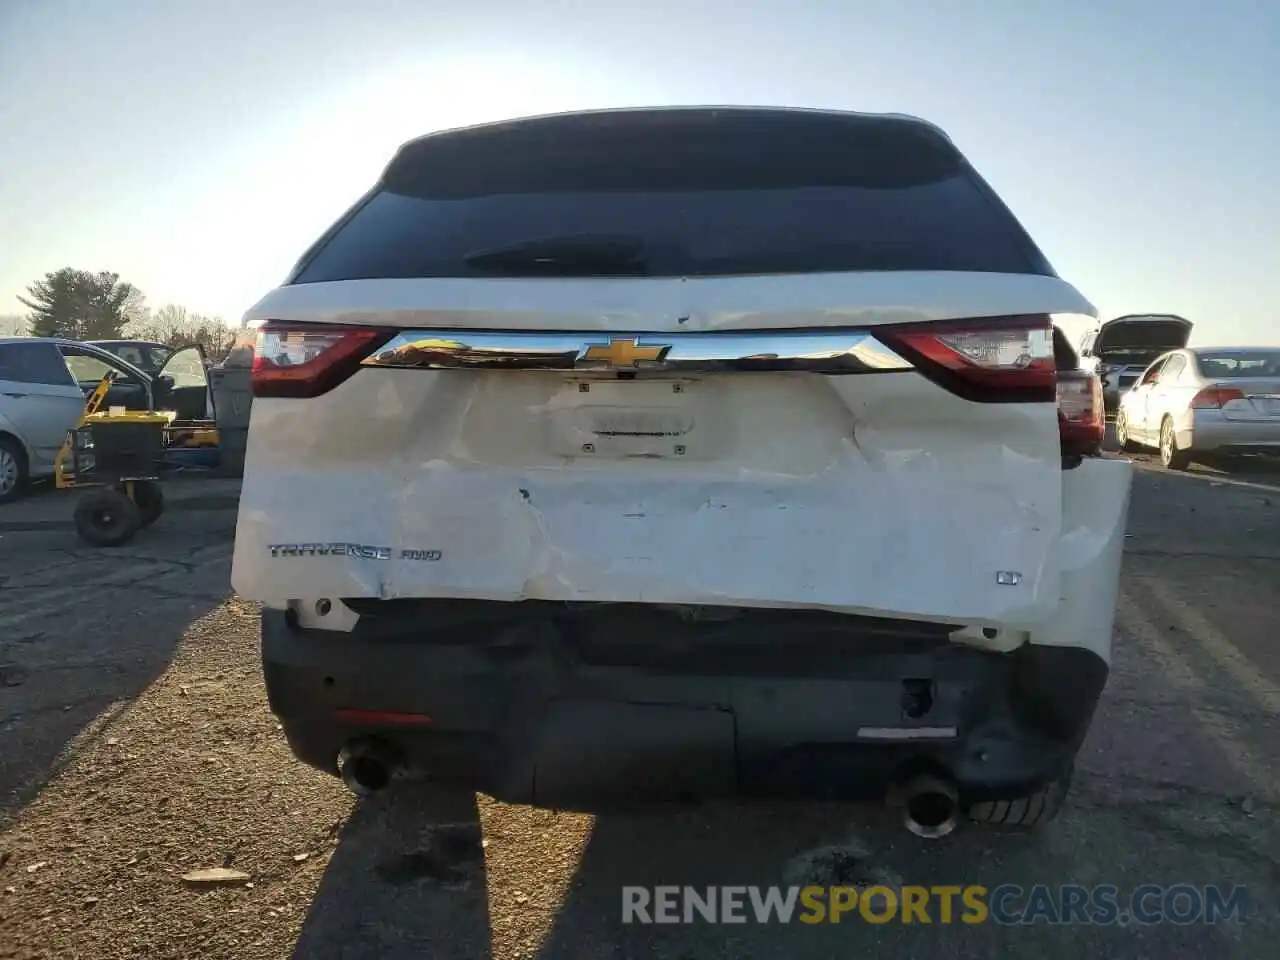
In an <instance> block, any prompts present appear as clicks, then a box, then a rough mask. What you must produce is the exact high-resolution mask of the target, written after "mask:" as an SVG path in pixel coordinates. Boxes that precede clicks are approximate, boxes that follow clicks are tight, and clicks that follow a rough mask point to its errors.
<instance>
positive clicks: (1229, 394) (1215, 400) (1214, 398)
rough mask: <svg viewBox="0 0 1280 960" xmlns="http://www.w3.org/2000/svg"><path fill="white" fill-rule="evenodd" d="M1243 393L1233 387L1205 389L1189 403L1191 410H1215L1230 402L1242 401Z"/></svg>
mask: <svg viewBox="0 0 1280 960" xmlns="http://www.w3.org/2000/svg"><path fill="white" fill-rule="evenodd" d="M1243 399H1244V391H1243V390H1237V389H1236V388H1235V387H1205V388H1204V389H1203V390H1201V391H1200V392H1199V393H1197V394H1196V395H1195V397H1194V398H1193V399H1192V401H1191V407H1192V409H1193V410H1217V409H1219V408H1221V407H1225V406H1226V405H1227V404H1228V403H1230V402H1231V401H1232V400H1243Z"/></svg>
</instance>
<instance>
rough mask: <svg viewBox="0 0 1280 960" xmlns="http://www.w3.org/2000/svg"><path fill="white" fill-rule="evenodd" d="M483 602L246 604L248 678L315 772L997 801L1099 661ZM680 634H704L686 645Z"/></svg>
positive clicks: (1057, 732) (933, 639)
mask: <svg viewBox="0 0 1280 960" xmlns="http://www.w3.org/2000/svg"><path fill="white" fill-rule="evenodd" d="M473 606H479V605H473ZM483 606H484V607H488V608H490V609H492V610H495V611H498V612H499V615H500V617H501V619H498V620H494V619H492V618H491V619H490V621H489V623H488V625H484V623H483V621H482V620H476V619H471V620H470V621H468V622H466V623H465V624H461V625H459V624H455V625H453V626H437V625H435V624H437V623H438V621H437V620H435V618H432V617H431V616H429V615H428V614H426V613H425V608H424V607H421V606H417V607H412V608H410V609H411V611H412V612H407V613H396V614H394V615H390V616H386V615H378V616H372V617H368V616H367V617H363V618H362V619H361V620H360V622H359V623H358V624H357V625H356V627H355V628H354V629H353V630H352V631H351V632H346V633H338V632H329V631H317V630H303V629H300V628H297V627H295V626H293V625H292V624H293V618H292V616H291V615H288V614H286V613H285V612H284V611H277V610H266V611H264V613H263V618H262V641H263V648H262V654H263V667H264V672H265V677H266V684H267V691H268V695H269V698H270V702H271V707H272V710H273V711H274V712H275V714H276V715H277V716H278V717H279V719H280V720H281V723H282V725H283V727H284V730H285V734H286V736H287V737H288V739H289V743H290V745H291V747H292V749H293V751H294V753H295V755H296V756H297V757H298V758H300V759H301V760H303V761H304V762H306V763H308V764H310V765H312V766H314V767H317V768H318V769H321V770H324V771H327V772H329V773H336V759H337V755H338V753H339V751H340V750H341V748H342V747H343V746H344V745H345V744H347V743H349V742H350V741H352V740H353V739H357V738H365V737H372V738H376V739H377V740H379V741H380V742H381V743H382V744H383V745H384V746H385V748H386V749H387V750H389V751H390V753H391V755H393V756H394V757H395V758H396V760H397V762H398V764H399V765H400V769H401V770H402V771H403V772H405V773H407V774H409V775H415V776H427V777H430V778H431V779H435V780H439V781H442V782H446V783H450V784H455V785H458V786H462V787H466V788H469V789H475V790H479V791H481V792H484V793H487V794H489V795H490V796H493V797H496V798H497V799H500V800H505V801H509V802H515V803H527V804H534V805H538V806H545V807H554V808H560V809H581V810H594V809H600V808H601V807H602V806H609V805H612V804H614V803H616V802H618V801H626V802H635V801H643V800H649V801H660V800H672V799H687V798H690V797H696V798H709V797H726V796H741V797H750V796H755V797H794V798H810V799H848V800H864V799H879V798H881V797H883V796H884V795H885V792H886V790H887V789H888V788H889V787H890V785H891V784H892V783H893V782H894V781H895V780H896V779H897V778H899V777H902V776H905V775H907V774H909V773H914V772H918V771H923V770H929V771H932V772H944V773H946V774H948V775H950V776H951V777H953V778H954V779H955V781H956V783H957V786H958V788H959V791H960V794H961V797H962V800H963V801H965V802H973V801H977V800H995V799H1012V798H1016V797H1021V796H1025V795H1027V794H1029V793H1031V792H1034V791H1035V790H1037V789H1039V788H1040V787H1042V786H1045V785H1047V784H1048V783H1050V782H1052V781H1053V780H1055V779H1056V778H1058V777H1060V776H1062V775H1063V774H1064V773H1066V772H1067V771H1068V770H1069V769H1070V767H1071V764H1072V762H1073V760H1074V757H1075V754H1076V752H1077V751H1078V749H1079V746H1080V743H1081V741H1082V740H1083V738H1084V735H1085V733H1086V732H1087V730H1088V726H1089V723H1090V720H1091V718H1092V716H1093V712H1094V708H1095V706H1096V704H1097V701H1098V697H1099V695H1100V693H1101V691H1102V688H1103V686H1104V684H1105V682H1106V678H1107V672H1108V667H1107V664H1106V662H1105V661H1104V660H1103V659H1102V658H1101V657H1099V656H1098V655H1097V654H1096V653H1093V652H1091V651H1089V650H1086V649H1083V648H1069V647H1047V646H1034V645H1025V646H1023V647H1022V648H1020V649H1019V650H1017V651H1015V652H1014V653H1012V654H999V653H989V652H984V651H979V650H975V649H968V648H963V647H959V646H957V645H955V644H953V643H951V642H950V641H948V640H947V639H946V638H945V635H943V634H941V633H939V632H938V631H937V630H934V629H932V628H931V627H930V625H927V624H922V625H919V627H918V629H917V628H914V627H913V628H911V629H912V630H913V631H914V633H911V634H908V633H906V632H904V628H905V625H904V624H902V623H899V624H897V625H896V627H895V628H894V630H895V635H893V636H886V635H885V632H884V629H883V627H882V626H877V625H876V624H875V623H874V622H864V621H861V620H859V619H858V618H847V621H846V622H847V624H848V626H847V628H843V629H841V630H840V631H839V632H837V633H832V632H831V631H830V627H829V623H830V621H831V619H832V618H831V617H827V618H826V620H824V621H823V623H824V624H826V625H824V626H822V627H821V628H820V629H819V628H815V627H814V623H815V622H816V621H813V620H811V619H807V618H808V615H806V614H793V615H791V616H792V617H793V618H794V623H795V628H794V630H789V629H787V628H786V626H785V624H786V621H785V620H784V621H779V619H778V617H779V616H786V615H782V614H777V613H776V612H775V613H774V614H770V615H769V619H768V620H767V621H765V620H764V619H763V618H762V619H760V620H756V619H755V618H754V617H753V618H752V619H751V622H750V623H749V624H747V625H744V626H741V627H732V628H725V627H724V626H720V627H715V626H711V627H696V628H692V627H687V626H678V627H675V628H673V629H671V630H666V631H659V632H655V633H653V634H652V635H651V636H650V640H651V642H648V643H646V642H645V640H644V638H643V637H642V636H641V635H640V634H643V633H644V632H645V630H647V629H648V627H647V626H646V625H645V624H644V623H641V625H640V629H639V631H638V632H637V631H631V632H632V633H636V636H621V635H620V633H619V632H618V631H617V630H614V629H613V628H610V629H611V630H613V632H608V633H607V634H605V633H600V634H593V633H592V630H591V628H590V627H586V628H584V627H583V626H582V625H581V624H575V623H573V622H568V621H565V620H564V619H562V618H560V617H559V616H557V615H556V614H555V613H554V610H553V609H552V607H551V605H540V604H533V605H527V604H522V605H520V606H521V607H524V608H527V609H528V610H529V611H530V612H529V613H527V614H525V613H523V612H522V613H521V615H519V616H517V617H512V616H511V615H510V612H511V610H512V608H513V607H514V606H515V605H512V604H485V605H483ZM628 616H630V615H628ZM637 616H638V617H639V618H640V619H642V620H646V621H647V620H648V619H649V618H650V617H651V615H650V614H647V613H640V614H638V615H637ZM653 616H656V615H653ZM622 622H623V621H621V620H619V621H615V624H616V623H622ZM626 622H628V623H635V619H633V618H632V619H628V620H627V621H626ZM654 622H655V623H656V622H657V621H656V620H655V621H654ZM780 623H781V624H782V626H781V627H780ZM692 631H706V633H705V638H706V640H705V643H699V644H697V645H696V646H693V645H691V644H690V643H689V641H690V639H691V638H695V637H696V636H697V634H696V633H694V632H692ZM623 632H627V631H625V630H624V631H623ZM601 637H607V639H606V640H605V641H603V642H601V640H600V638H601ZM753 641H759V642H758V643H757V642H753ZM782 651H786V652H787V653H786V654H785V655H784V654H782V653H781V652H782ZM351 710H359V711H385V712H396V713H405V714H424V715H426V716H427V717H429V718H430V722H420V723H418V724H416V725H412V726H409V725H405V724H404V723H400V722H392V721H390V720H388V719H387V718H385V717H384V718H381V719H377V718H373V719H366V718H361V719H356V720H353V719H351V717H350V714H347V713H344V711H351Z"/></svg>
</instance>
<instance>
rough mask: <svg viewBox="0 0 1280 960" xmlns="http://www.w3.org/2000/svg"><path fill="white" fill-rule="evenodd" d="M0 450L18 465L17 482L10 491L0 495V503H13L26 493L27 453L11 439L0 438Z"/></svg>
mask: <svg viewBox="0 0 1280 960" xmlns="http://www.w3.org/2000/svg"><path fill="white" fill-rule="evenodd" d="M0 449H3V450H4V451H5V452H6V453H8V454H9V456H11V457H13V462H14V463H16V464H17V465H18V482H17V483H15V484H14V485H13V489H12V490H9V491H8V492H7V493H2V494H0V503H13V502H14V501H15V500H21V499H22V498H23V497H24V496H26V493H27V480H28V477H27V453H26V451H25V450H23V449H22V444H20V443H18V441H17V440H14V439H12V438H11V437H0Z"/></svg>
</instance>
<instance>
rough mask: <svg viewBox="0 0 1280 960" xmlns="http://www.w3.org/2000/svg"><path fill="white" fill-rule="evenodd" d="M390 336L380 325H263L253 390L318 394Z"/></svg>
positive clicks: (289, 394) (283, 394) (256, 392)
mask: <svg viewBox="0 0 1280 960" xmlns="http://www.w3.org/2000/svg"><path fill="white" fill-rule="evenodd" d="M391 336H392V334H391V332H390V331H387V330H380V329H378V328H376V327H334V326H321V325H318V324H297V325H293V326H286V325H284V324H276V323H267V324H264V325H263V326H262V327H260V328H259V330H258V341H257V344H256V346H255V347H254V352H253V374H252V378H251V379H252V383H253V395H254V396H255V397H318V396H320V394H322V393H327V392H328V391H330V390H332V389H333V388H334V387H336V386H337V385H338V384H340V383H342V381H344V380H346V379H347V378H348V377H350V376H351V375H352V374H353V373H355V372H356V369H357V368H358V367H359V366H360V361H361V360H363V359H364V358H365V357H367V356H368V355H369V354H370V353H371V352H373V351H374V350H375V349H377V348H378V347H379V346H381V345H382V344H384V343H386V342H387V340H389V339H390V338H391Z"/></svg>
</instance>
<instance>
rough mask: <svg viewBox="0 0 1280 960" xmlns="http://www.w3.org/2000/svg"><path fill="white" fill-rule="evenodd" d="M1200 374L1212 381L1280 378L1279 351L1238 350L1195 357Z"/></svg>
mask: <svg viewBox="0 0 1280 960" xmlns="http://www.w3.org/2000/svg"><path fill="white" fill-rule="evenodd" d="M1196 362H1197V363H1198V364H1199V366H1200V373H1201V374H1202V375H1204V376H1205V377H1208V378H1210V379H1214V380H1220V379H1224V378H1235V377H1238V378H1242V379H1243V378H1245V377H1280V350H1239V351H1225V350H1224V351H1221V352H1217V353H1200V354H1197V355H1196Z"/></svg>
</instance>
